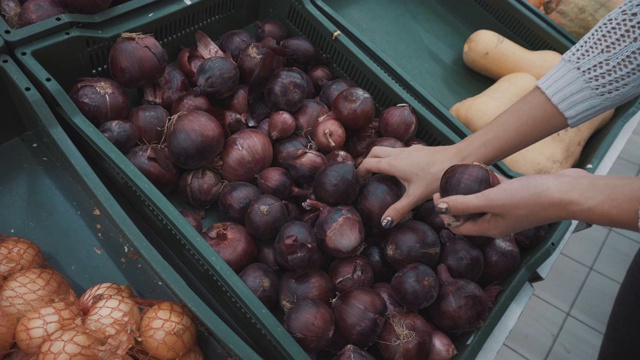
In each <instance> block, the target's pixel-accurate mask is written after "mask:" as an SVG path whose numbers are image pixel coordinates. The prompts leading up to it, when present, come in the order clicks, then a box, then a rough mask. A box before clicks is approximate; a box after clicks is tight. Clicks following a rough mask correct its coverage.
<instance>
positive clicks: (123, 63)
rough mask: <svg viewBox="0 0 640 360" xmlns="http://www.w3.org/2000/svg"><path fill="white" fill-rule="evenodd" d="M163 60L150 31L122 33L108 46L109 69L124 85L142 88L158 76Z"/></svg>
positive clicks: (161, 52)
mask: <svg viewBox="0 0 640 360" xmlns="http://www.w3.org/2000/svg"><path fill="white" fill-rule="evenodd" d="M167 60H168V55H167V52H166V50H165V49H164V48H163V47H162V45H160V43H159V42H158V40H156V39H155V38H154V37H153V35H146V34H141V33H122V34H121V35H120V37H119V38H118V40H116V42H115V44H113V45H112V46H111V49H110V50H109V73H110V74H111V78H113V79H114V80H115V81H117V82H118V83H120V84H121V85H122V86H124V87H128V88H142V87H144V86H146V85H148V84H151V83H153V82H154V81H157V80H158V79H160V78H161V77H162V75H163V74H164V70H165V68H166V66H167Z"/></svg>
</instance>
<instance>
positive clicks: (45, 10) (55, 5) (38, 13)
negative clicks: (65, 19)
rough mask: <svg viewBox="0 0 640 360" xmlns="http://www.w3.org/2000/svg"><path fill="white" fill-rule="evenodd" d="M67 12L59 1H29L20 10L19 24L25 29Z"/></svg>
mask: <svg viewBox="0 0 640 360" xmlns="http://www.w3.org/2000/svg"><path fill="white" fill-rule="evenodd" d="M67 12H68V11H67V10H66V9H65V8H64V7H63V6H62V5H60V3H59V2H58V0H27V1H25V2H24V3H23V4H22V6H21V8H20V14H19V15H18V24H19V27H20V28H23V27H25V26H29V25H33V24H35V23H38V22H40V21H43V20H46V19H49V18H52V17H54V16H58V15H61V14H66V13H67Z"/></svg>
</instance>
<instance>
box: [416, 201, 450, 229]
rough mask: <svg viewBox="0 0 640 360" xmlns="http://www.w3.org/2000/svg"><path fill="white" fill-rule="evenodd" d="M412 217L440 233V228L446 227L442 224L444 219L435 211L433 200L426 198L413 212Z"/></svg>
mask: <svg viewBox="0 0 640 360" xmlns="http://www.w3.org/2000/svg"><path fill="white" fill-rule="evenodd" d="M413 219H414V220H419V221H422V222H424V223H426V224H427V225H429V226H431V228H433V230H435V232H436V233H438V234H439V233H440V231H441V230H442V229H446V228H447V227H446V226H445V225H444V221H442V218H441V217H440V215H438V214H437V213H436V206H435V204H434V203H433V200H427V201H425V202H424V203H422V205H420V206H419V207H418V209H417V210H416V211H415V212H414V213H413Z"/></svg>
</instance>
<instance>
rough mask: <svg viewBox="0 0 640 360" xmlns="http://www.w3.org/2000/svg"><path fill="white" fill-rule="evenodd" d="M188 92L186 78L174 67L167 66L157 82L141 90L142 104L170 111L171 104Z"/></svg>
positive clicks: (189, 86) (188, 87) (189, 88)
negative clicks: (154, 105) (157, 106)
mask: <svg viewBox="0 0 640 360" xmlns="http://www.w3.org/2000/svg"><path fill="white" fill-rule="evenodd" d="M190 90H191V85H190V84H189V80H188V79H187V76H186V75H185V74H184V73H183V72H182V71H181V70H180V69H178V68H176V67H175V66H173V65H168V66H167V67H166V68H165V69H164V74H162V76H161V77H160V78H159V79H158V80H157V81H155V82H153V83H151V84H149V85H147V86H145V87H144V88H143V94H144V103H146V104H157V105H161V106H162V107H164V108H165V109H167V110H169V111H170V110H171V105H172V104H173V102H174V101H175V100H176V99H177V98H179V97H181V96H183V95H184V94H186V93H187V92H189V91H190Z"/></svg>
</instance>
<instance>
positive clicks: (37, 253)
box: [0, 235, 48, 285]
mask: <svg viewBox="0 0 640 360" xmlns="http://www.w3.org/2000/svg"><path fill="white" fill-rule="evenodd" d="M47 265H48V264H47V261H46V260H45V259H44V255H43V254H42V250H41V249H40V247H39V246H38V244H36V243H34V242H33V241H31V240H28V239H25V238H22V237H19V236H10V235H0V277H2V278H7V277H9V276H11V275H13V274H15V273H17V272H20V271H22V270H26V269H30V268H43V267H46V266H47ZM0 285H2V283H1V282H0Z"/></svg>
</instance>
